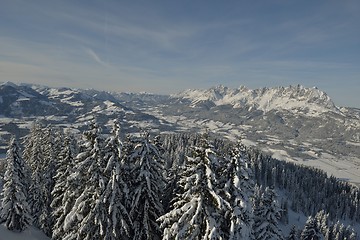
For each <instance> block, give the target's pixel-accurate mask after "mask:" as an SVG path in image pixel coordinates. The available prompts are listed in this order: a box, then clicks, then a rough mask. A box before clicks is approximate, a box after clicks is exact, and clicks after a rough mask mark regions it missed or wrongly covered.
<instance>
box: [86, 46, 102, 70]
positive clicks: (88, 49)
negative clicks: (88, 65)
mask: <svg viewBox="0 0 360 240" xmlns="http://www.w3.org/2000/svg"><path fill="white" fill-rule="evenodd" d="M84 51H85V53H86V54H88V55H89V56H90V58H91V59H93V60H94V61H95V62H97V63H98V64H100V65H102V66H104V67H108V64H107V63H106V62H105V61H103V60H102V59H101V58H100V57H99V55H98V54H96V53H95V52H94V51H93V50H92V49H90V48H84Z"/></svg>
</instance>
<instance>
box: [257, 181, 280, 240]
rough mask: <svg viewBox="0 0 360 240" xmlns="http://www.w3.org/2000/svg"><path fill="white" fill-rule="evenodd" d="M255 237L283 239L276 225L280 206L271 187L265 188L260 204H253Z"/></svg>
mask: <svg viewBox="0 0 360 240" xmlns="http://www.w3.org/2000/svg"><path fill="white" fill-rule="evenodd" d="M254 214H255V224H254V235H255V239H283V236H282V233H281V230H280V228H279V226H278V220H279V218H280V207H279V206H278V204H277V202H276V193H275V191H274V190H273V189H270V188H268V187H267V188H266V189H265V191H264V193H263V194H262V197H261V200H260V205H259V206H255V209H254Z"/></svg>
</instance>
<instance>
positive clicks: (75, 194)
mask: <svg viewBox="0 0 360 240" xmlns="http://www.w3.org/2000/svg"><path fill="white" fill-rule="evenodd" d="M88 127H89V128H88V130H86V131H84V133H83V134H82V135H81V136H77V135H72V134H69V133H64V131H62V130H60V129H53V128H51V127H43V126H41V125H39V124H34V126H33V127H32V129H31V131H30V133H29V134H28V135H27V136H26V137H25V139H24V141H23V144H22V145H23V148H24V150H23V151H22V152H21V151H20V148H19V144H18V143H17V141H16V140H15V138H12V140H11V141H10V143H9V150H8V152H7V157H6V161H7V163H6V171H5V173H4V176H3V183H4V184H3V189H2V202H1V209H0V219H1V221H2V222H4V223H5V225H6V227H7V228H8V229H9V230H13V231H22V230H24V229H25V228H26V227H27V226H28V225H30V224H32V225H34V226H35V227H37V228H39V229H41V230H42V231H43V232H44V233H45V234H46V235H47V236H49V237H51V238H52V239H67V240H71V239H136V240H138V239H139V240H143V239H154V240H156V239H322V238H325V239H356V234H355V232H354V231H353V229H352V228H351V227H350V226H344V225H343V224H341V223H340V222H337V220H340V219H346V220H352V221H354V222H359V216H360V214H358V213H359V211H360V207H359V198H360V195H359V190H358V189H357V188H356V187H353V186H351V185H349V184H347V183H343V182H340V181H338V180H337V179H335V178H333V177H330V178H328V177H327V176H326V174H325V173H324V172H322V171H320V170H316V169H313V168H308V167H302V166H298V165H295V164H291V163H286V162H283V161H278V160H275V159H272V158H270V157H268V156H266V155H263V154H262V153H261V152H260V151H258V150H256V149H254V148H246V147H245V146H244V145H243V144H242V143H241V141H238V142H236V143H234V142H230V141H226V140H224V139H221V138H218V137H214V136H210V135H209V134H190V133H183V134H167V135H159V136H155V137H152V136H150V134H149V133H148V132H143V133H141V134H138V135H125V136H124V134H121V131H120V125H119V124H118V122H117V121H114V124H113V126H112V130H111V133H110V134H104V133H103V132H102V129H101V128H100V126H98V124H96V123H95V122H93V123H91V124H90V125H89V126H88ZM278 190H281V191H286V192H287V196H288V198H289V199H288V200H285V199H282V200H281V201H280V200H279V198H278V196H277V191H278ZM289 205H290V206H289ZM289 208H291V209H292V210H294V211H296V212H303V213H305V214H306V215H308V216H309V219H308V221H307V222H306V224H305V226H304V228H303V229H296V228H295V227H294V228H293V229H292V231H291V232H290V235H289V236H284V234H283V233H282V232H281V230H280V227H279V222H283V223H286V221H287V215H286V214H287V212H288V210H289Z"/></svg>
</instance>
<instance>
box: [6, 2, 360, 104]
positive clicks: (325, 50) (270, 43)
mask: <svg viewBox="0 0 360 240" xmlns="http://www.w3.org/2000/svg"><path fill="white" fill-rule="evenodd" d="M359 13H360V1H358V0H341V1H340V0H338V1H333V0H318V1H313V0H311V1H310V0H301V1H296V0H267V1H260V0H259V1H258V0H248V1H245V0H236V1H231V0H229V1H220V0H218V1H213V0H206V1H200V0H191V1H188V0H181V1H171V0H163V1H156V0H152V1H148V0H146V1H121V0H113V1H107V0H104V1H100V0H98V1H95V0H87V1H85V0H83V1H75V0H68V1H67V0H63V1H49V0H43V1H38V0H32V1H28V0H3V1H1V8H0V81H2V82H4V81H13V82H27V83H38V84H44V85H48V86H55V87H57V86H67V87H77V88H95V89H100V90H110V91H127V92H139V91H146V92H154V93H165V94H168V93H177V92H180V91H182V90H185V89H188V88H208V87H211V86H215V85H219V84H222V85H225V86H228V87H232V88H235V87H239V86H240V85H245V86H247V87H249V88H259V87H272V86H289V85H296V84H302V85H304V86H306V87H312V86H317V87H318V88H320V89H321V90H323V91H325V92H327V93H328V94H329V95H330V97H331V98H332V99H333V100H334V101H335V103H336V104H337V105H341V106H353V107H359V108H360V30H359V29H360V28H359V23H360V14H359Z"/></svg>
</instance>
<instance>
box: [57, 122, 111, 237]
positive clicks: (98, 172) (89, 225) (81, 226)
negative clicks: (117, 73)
mask: <svg viewBox="0 0 360 240" xmlns="http://www.w3.org/2000/svg"><path fill="white" fill-rule="evenodd" d="M84 136H85V138H86V140H85V143H84V145H83V146H82V147H81V149H80V153H79V154H78V155H77V157H76V159H75V172H74V174H73V177H74V179H76V180H77V181H78V183H77V184H78V189H77V194H76V199H75V202H74V205H73V207H72V209H71V211H70V212H69V214H67V216H66V218H65V222H64V231H65V235H64V237H63V239H102V238H103V237H104V235H105V230H106V222H107V209H106V206H105V203H104V202H103V201H101V195H102V194H103V192H104V190H105V187H106V183H107V179H106V176H104V169H105V167H106V162H105V161H104V150H103V140H102V138H101V136H100V128H99V127H98V125H97V124H95V123H93V124H92V125H91V129H90V130H89V131H86V132H85V134H84Z"/></svg>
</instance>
